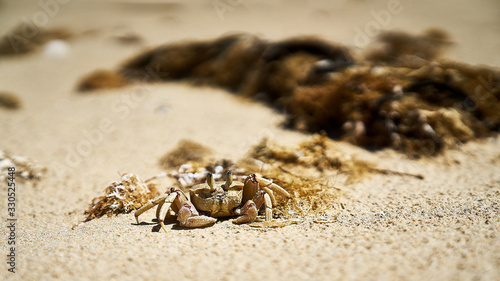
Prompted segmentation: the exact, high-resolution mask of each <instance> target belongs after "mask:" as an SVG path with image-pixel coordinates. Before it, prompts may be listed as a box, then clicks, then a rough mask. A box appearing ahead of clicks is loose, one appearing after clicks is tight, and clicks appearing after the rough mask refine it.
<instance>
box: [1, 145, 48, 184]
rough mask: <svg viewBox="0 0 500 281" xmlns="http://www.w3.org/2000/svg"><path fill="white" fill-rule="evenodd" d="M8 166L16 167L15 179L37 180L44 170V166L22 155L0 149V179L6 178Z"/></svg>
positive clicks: (4, 179)
mask: <svg viewBox="0 0 500 281" xmlns="http://www.w3.org/2000/svg"><path fill="white" fill-rule="evenodd" d="M9 167H14V168H15V169H16V172H15V175H16V176H15V179H16V181H17V180H21V181H38V180H40V179H41V178H42V177H43V174H44V173H45V171H46V167H43V166H41V165H39V164H36V163H35V162H33V161H32V160H30V159H28V158H26V157H24V156H18V155H11V154H9V153H7V152H5V151H2V150H0V181H6V180H7V178H8V176H9V171H8V169H9Z"/></svg>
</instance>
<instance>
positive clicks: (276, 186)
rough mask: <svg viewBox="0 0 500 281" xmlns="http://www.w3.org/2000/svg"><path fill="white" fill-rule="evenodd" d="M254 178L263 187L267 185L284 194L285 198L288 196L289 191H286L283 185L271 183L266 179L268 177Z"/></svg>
mask: <svg viewBox="0 0 500 281" xmlns="http://www.w3.org/2000/svg"><path fill="white" fill-rule="evenodd" d="M256 180H257V181H258V182H259V184H260V185H261V187H262V186H265V187H268V188H270V189H272V190H274V191H276V192H278V193H279V194H281V195H283V196H285V197H286V198H290V197H291V196H290V193H288V191H286V190H285V189H283V187H281V186H279V185H277V184H275V183H273V182H272V181H270V180H268V179H264V178H256Z"/></svg>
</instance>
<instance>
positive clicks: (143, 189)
mask: <svg viewBox="0 0 500 281" xmlns="http://www.w3.org/2000/svg"><path fill="white" fill-rule="evenodd" d="M152 179H154V178H152ZM150 180H151V179H149V180H146V181H142V180H141V179H140V178H139V177H138V176H136V175H135V174H132V173H125V174H123V175H122V177H121V181H120V182H116V181H114V182H112V183H111V184H110V185H109V186H108V187H106V189H105V190H104V193H105V195H103V196H99V197H96V198H94V199H92V204H91V206H90V209H88V210H86V211H85V214H86V215H87V218H86V219H85V220H84V221H82V222H80V223H83V222H88V221H90V220H93V219H95V218H100V217H102V216H104V215H108V216H111V215H113V214H115V215H117V214H127V213H130V212H132V211H134V210H137V209H139V208H140V207H141V206H142V205H144V204H146V203H147V202H148V201H149V200H150V199H153V198H155V197H156V196H158V195H159V194H160V193H159V192H158V190H157V189H156V184H154V183H148V182H149V181H150ZM76 226H78V224H77V225H74V226H73V228H74V227H76Z"/></svg>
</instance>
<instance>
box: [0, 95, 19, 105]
mask: <svg viewBox="0 0 500 281" xmlns="http://www.w3.org/2000/svg"><path fill="white" fill-rule="evenodd" d="M0 107H3V108H7V109H18V108H20V107H21V99H19V97H17V96H16V95H14V94H12V93H8V92H0Z"/></svg>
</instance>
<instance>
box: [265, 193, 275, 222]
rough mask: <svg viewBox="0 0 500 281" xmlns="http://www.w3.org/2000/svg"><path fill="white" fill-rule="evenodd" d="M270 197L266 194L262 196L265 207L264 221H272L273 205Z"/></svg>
mask: <svg viewBox="0 0 500 281" xmlns="http://www.w3.org/2000/svg"><path fill="white" fill-rule="evenodd" d="M271 198H272V197H271V196H270V195H269V194H268V193H265V194H264V206H265V207H266V221H270V220H272V219H273V206H275V205H273V204H272V202H271Z"/></svg>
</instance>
